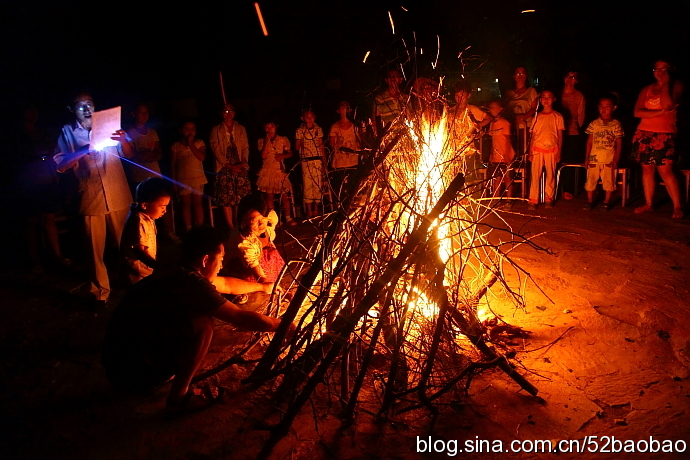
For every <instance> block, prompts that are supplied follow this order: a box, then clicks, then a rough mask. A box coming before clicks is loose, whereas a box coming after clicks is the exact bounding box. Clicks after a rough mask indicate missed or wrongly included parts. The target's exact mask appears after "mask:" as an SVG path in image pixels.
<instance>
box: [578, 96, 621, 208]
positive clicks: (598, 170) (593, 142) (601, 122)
mask: <svg viewBox="0 0 690 460" xmlns="http://www.w3.org/2000/svg"><path fill="white" fill-rule="evenodd" d="M614 110H616V103H615V96H613V95H611V96H604V97H602V98H600V99H599V118H597V119H596V120H594V121H593V122H591V123H590V124H589V126H588V127H587V131H585V132H586V133H587V134H588V135H589V137H588V138H587V155H586V157H585V168H587V182H586V183H585V190H586V191H587V204H586V205H585V207H584V210H585V211H589V210H590V209H592V202H593V200H594V190H595V189H596V188H597V182H599V178H601V184H602V186H603V188H604V191H605V192H606V195H605V197H604V203H603V204H602V205H601V208H602V209H604V210H606V211H608V210H609V206H610V201H611V193H612V192H613V191H614V190H616V172H617V169H616V168H617V167H618V159H619V158H620V156H621V145H622V143H623V128H622V127H621V124H620V122H619V121H618V120H614V119H613V111H614Z"/></svg>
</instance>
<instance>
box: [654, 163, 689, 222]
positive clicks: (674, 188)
mask: <svg viewBox="0 0 690 460" xmlns="http://www.w3.org/2000/svg"><path fill="white" fill-rule="evenodd" d="M657 169H658V170H659V175H660V176H661V178H662V179H663V181H664V184H666V191H667V192H668V194H669V196H670V197H671V201H673V215H674V216H675V215H676V213H677V212H680V213H681V215H682V212H683V211H682V209H683V208H682V207H681V204H680V190H679V188H678V179H676V175H675V174H673V162H672V161H668V160H667V161H666V164H663V165H661V166H658V167H657Z"/></svg>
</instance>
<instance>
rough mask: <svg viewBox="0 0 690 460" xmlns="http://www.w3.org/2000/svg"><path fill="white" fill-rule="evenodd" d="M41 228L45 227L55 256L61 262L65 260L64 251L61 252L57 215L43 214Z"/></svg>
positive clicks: (44, 229)
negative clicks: (56, 222)
mask: <svg viewBox="0 0 690 460" xmlns="http://www.w3.org/2000/svg"><path fill="white" fill-rule="evenodd" d="M41 226H42V227H43V231H45V232H46V237H47V238H48V244H49V245H50V250H51V251H52V252H53V256H55V258H56V259H58V260H60V261H62V260H64V259H65V258H64V257H63V256H62V251H61V250H60V240H59V238H58V231H57V226H56V225H55V214H41Z"/></svg>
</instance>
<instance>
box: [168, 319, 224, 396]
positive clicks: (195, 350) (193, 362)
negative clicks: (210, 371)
mask: <svg viewBox="0 0 690 460" xmlns="http://www.w3.org/2000/svg"><path fill="white" fill-rule="evenodd" d="M192 327H193V328H194V340H193V341H192V343H191V344H190V347H189V350H187V352H186V353H185V354H183V355H182V356H180V360H179V362H178V368H177V370H176V372H175V378H174V379H173V381H172V385H171V387H170V395H169V396H168V400H171V401H175V402H177V401H180V400H181V399H182V398H184V396H185V395H186V394H187V391H188V390H189V385H190V383H191V382H192V378H193V377H194V374H196V371H197V370H198V369H199V366H201V363H202V362H203V360H204V357H205V356H206V353H207V352H208V347H209V345H211V339H212V338H213V318H212V317H211V316H202V317H199V318H195V319H193V320H192Z"/></svg>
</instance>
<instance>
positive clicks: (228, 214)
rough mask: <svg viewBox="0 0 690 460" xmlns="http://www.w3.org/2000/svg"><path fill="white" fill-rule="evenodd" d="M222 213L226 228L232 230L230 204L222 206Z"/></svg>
mask: <svg viewBox="0 0 690 460" xmlns="http://www.w3.org/2000/svg"><path fill="white" fill-rule="evenodd" d="M223 215H224V216H225V222H226V223H227V224H228V228H229V229H230V230H232V229H233V228H235V226H234V225H233V220H232V215H233V212H232V208H231V207H230V206H223Z"/></svg>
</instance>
